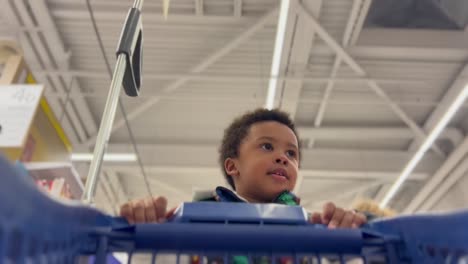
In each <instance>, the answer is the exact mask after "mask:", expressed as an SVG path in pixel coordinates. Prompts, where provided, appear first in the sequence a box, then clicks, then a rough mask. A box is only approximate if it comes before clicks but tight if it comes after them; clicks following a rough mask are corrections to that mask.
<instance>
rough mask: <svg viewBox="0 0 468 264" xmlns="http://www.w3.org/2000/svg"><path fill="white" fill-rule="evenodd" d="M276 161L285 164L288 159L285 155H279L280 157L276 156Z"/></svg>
mask: <svg viewBox="0 0 468 264" xmlns="http://www.w3.org/2000/svg"><path fill="white" fill-rule="evenodd" d="M276 163H279V164H283V165H287V164H288V159H286V157H284V156H280V157H278V158H276Z"/></svg>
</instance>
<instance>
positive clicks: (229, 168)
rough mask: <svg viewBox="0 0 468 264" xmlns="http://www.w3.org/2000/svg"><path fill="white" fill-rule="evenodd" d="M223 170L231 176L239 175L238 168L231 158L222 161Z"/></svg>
mask: <svg viewBox="0 0 468 264" xmlns="http://www.w3.org/2000/svg"><path fill="white" fill-rule="evenodd" d="M224 170H225V171H226V173H227V174H228V175H231V176H233V177H235V176H239V170H238V169H237V162H236V160H235V159H233V158H227V159H226V160H225V161H224Z"/></svg>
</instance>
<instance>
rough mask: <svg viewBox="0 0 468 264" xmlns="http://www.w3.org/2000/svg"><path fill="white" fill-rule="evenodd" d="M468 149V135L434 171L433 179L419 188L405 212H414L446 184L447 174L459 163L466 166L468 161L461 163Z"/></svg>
mask: <svg viewBox="0 0 468 264" xmlns="http://www.w3.org/2000/svg"><path fill="white" fill-rule="evenodd" d="M467 151H468V137H465V139H464V140H463V142H462V143H461V144H460V145H459V146H458V148H457V149H455V150H454V151H453V152H452V153H450V155H449V156H448V158H447V160H446V161H445V162H444V163H443V164H442V165H441V166H440V168H439V169H437V171H436V172H435V173H434V175H433V176H432V177H431V179H430V180H429V181H428V182H427V183H426V184H425V185H424V187H422V188H421V190H419V192H418V193H417V194H416V195H415V196H414V198H413V199H412V200H411V202H410V203H409V204H408V205H407V206H406V208H405V209H404V210H403V212H404V213H413V212H416V211H418V209H419V208H420V207H421V206H422V205H423V203H424V202H426V200H428V199H429V198H430V197H431V196H432V195H433V193H434V192H435V191H437V189H439V188H440V186H441V185H442V184H444V180H446V179H447V175H448V174H449V173H450V172H451V171H452V170H453V169H454V168H455V167H456V166H457V165H458V164H461V166H465V164H468V163H467V162H464V163H460V161H461V160H462V159H463V158H464V157H465V155H466V153H467Z"/></svg>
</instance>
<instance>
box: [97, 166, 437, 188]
mask: <svg viewBox="0 0 468 264" xmlns="http://www.w3.org/2000/svg"><path fill="white" fill-rule="evenodd" d="M104 166H105V168H106V170H107V169H112V170H114V171H118V172H121V173H125V174H134V173H135V171H136V170H137V169H138V168H137V167H136V166H134V165H115V164H110V163H109V164H105V165H104ZM146 171H147V173H149V174H158V175H166V174H175V173H177V174H180V175H185V176H187V177H193V175H204V176H206V177H222V173H221V171H220V168H218V167H183V166H151V165H150V166H146ZM299 173H300V174H301V175H302V176H303V177H304V178H305V179H324V180H355V181H362V180H378V181H379V182H380V183H391V182H393V181H394V180H395V177H397V176H398V174H399V171H393V172H382V171H339V170H313V169H301V170H300V171H299ZM428 176H429V174H428V173H424V172H419V173H414V174H412V175H411V177H410V180H413V181H424V180H426V179H427V178H428ZM154 180H155V179H154V178H153V177H150V181H154ZM158 182H161V181H158ZM165 188H166V187H165ZM167 189H171V190H173V189H175V187H172V188H167Z"/></svg>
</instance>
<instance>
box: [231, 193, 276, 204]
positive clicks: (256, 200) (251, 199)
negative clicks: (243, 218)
mask: <svg viewBox="0 0 468 264" xmlns="http://www.w3.org/2000/svg"><path fill="white" fill-rule="evenodd" d="M236 193H237V195H238V196H240V197H241V198H243V199H244V200H247V202H249V203H271V200H265V199H259V198H258V197H254V196H252V195H249V194H244V193H241V192H236Z"/></svg>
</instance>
